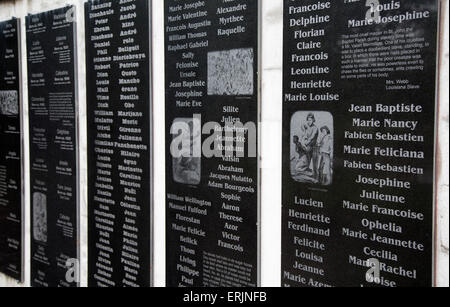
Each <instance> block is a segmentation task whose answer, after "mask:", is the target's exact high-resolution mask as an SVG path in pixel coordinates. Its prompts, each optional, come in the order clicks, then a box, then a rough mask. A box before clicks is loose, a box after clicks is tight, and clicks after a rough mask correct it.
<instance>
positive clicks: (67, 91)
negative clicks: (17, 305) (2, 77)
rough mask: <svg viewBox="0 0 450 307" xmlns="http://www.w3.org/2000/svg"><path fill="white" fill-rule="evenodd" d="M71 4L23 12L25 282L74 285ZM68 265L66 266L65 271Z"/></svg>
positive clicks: (75, 178)
mask: <svg viewBox="0 0 450 307" xmlns="http://www.w3.org/2000/svg"><path fill="white" fill-rule="evenodd" d="M74 14H75V8H74V7H66V8H62V9H57V10H54V11H49V12H45V13H40V14H36V15H28V16H27V18H26V30H27V61H28V99H29V105H28V106H29V117H30V118H29V124H30V128H29V129H30V202H31V204H30V208H31V212H30V217H31V285H32V286H37V287H38V286H42V287H73V286H77V277H78V276H77V274H76V273H74V272H76V271H77V266H78V264H77V259H78V256H79V232H78V222H79V220H78V201H79V200H78V162H77V161H78V159H77V150H78V149H77V121H76V118H77V114H76V112H77V108H76V104H77V92H76V89H77V85H76V83H77V76H76V69H75V67H76V49H75V39H76V37H75V22H74ZM68 268H70V269H71V270H68Z"/></svg>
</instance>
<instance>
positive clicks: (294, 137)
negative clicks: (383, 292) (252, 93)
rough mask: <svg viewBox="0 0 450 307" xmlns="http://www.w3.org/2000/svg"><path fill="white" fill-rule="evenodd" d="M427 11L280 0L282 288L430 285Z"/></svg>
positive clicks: (430, 29)
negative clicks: (282, 11)
mask: <svg viewBox="0 0 450 307" xmlns="http://www.w3.org/2000/svg"><path fill="white" fill-rule="evenodd" d="M438 11H439V10H438V1H436V0H417V1H408V0H398V1H395V0H394V1H378V0H368V1H310V0H302V1H299V0H294V1H291V0H289V1H287V0H286V1H284V43H283V46H284V65H283V83H284V87H283V102H284V104H283V111H284V113H283V221H282V225H283V226H282V227H283V239H282V241H283V242H282V284H283V286H310V287H315V286H356V287H359V286H388V287H395V286H431V285H432V284H433V275H434V274H433V273H434V267H433V262H434V259H433V254H434V237H433V227H434V222H433V221H434V186H435V182H434V176H435V171H434V170H435V165H434V164H435V141H436V134H435V131H436V129H435V126H436V122H435V116H436V75H437V74H436V69H437V68H436V62H437V61H436V60H437V50H438V48H437V30H438ZM369 266H370V267H371V268H372V269H371V270H369ZM367 273H368V274H367Z"/></svg>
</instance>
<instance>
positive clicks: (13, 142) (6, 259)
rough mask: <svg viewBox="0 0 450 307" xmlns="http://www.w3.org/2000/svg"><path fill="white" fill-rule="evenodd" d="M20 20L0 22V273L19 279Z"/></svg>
mask: <svg viewBox="0 0 450 307" xmlns="http://www.w3.org/2000/svg"><path fill="white" fill-rule="evenodd" d="M20 56H21V55H20V20H19V19H12V20H9V21H4V22H0V272H2V273H5V274H7V275H9V276H11V277H13V278H15V279H17V280H19V281H22V279H23V266H22V263H23V258H22V257H23V241H22V238H23V236H22V231H23V219H22V195H23V193H22V187H23V185H22V134H21V133H22V129H21V109H22V106H21V101H22V100H21V99H22V92H21V72H20V60H21V59H20Z"/></svg>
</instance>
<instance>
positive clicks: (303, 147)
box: [292, 113, 333, 186]
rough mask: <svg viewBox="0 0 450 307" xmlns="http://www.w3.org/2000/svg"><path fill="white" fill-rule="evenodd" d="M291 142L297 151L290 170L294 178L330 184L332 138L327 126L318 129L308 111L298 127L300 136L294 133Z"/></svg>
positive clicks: (312, 115) (313, 116)
mask: <svg viewBox="0 0 450 307" xmlns="http://www.w3.org/2000/svg"><path fill="white" fill-rule="evenodd" d="M293 142H294V144H295V147H296V152H297V153H298V159H297V162H296V164H295V166H294V168H293V170H292V173H293V176H294V179H295V180H297V181H301V182H311V183H319V184H321V185H325V186H327V185H330V184H331V182H332V172H333V170H332V155H333V138H332V135H331V131H330V129H329V128H328V126H326V125H325V126H322V127H321V128H320V129H319V128H318V127H317V126H316V118H315V115H314V114H313V113H309V114H308V116H307V118H306V123H305V124H302V125H301V127H300V136H297V135H294V139H293Z"/></svg>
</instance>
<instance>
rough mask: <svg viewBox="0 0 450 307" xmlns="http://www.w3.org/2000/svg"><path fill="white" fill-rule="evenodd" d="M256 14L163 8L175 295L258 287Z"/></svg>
mask: <svg viewBox="0 0 450 307" xmlns="http://www.w3.org/2000/svg"><path fill="white" fill-rule="evenodd" d="M258 11H259V2H258V1H257V0H247V1H246V0H237V1H218V0H209V1H193V0H189V1H176V0H166V1H165V15H164V21H165V64H166V193H167V194H166V215H167V216H166V240H167V241H166V281H167V285H168V286H237V287H240V286H242V287H246V286H256V285H258V281H259V262H258V252H259V244H258V239H259V232H258V215H259V210H258V207H259V205H258V196H259V182H258V181H259V176H258V142H257V135H258V133H257V127H258V119H259V108H258V97H259V82H258V78H259V66H258V61H259V46H258V33H259V32H258V31H259V29H258V22H259V18H258V16H259V12H258ZM202 132H203V133H202ZM202 145H203V146H202Z"/></svg>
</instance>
